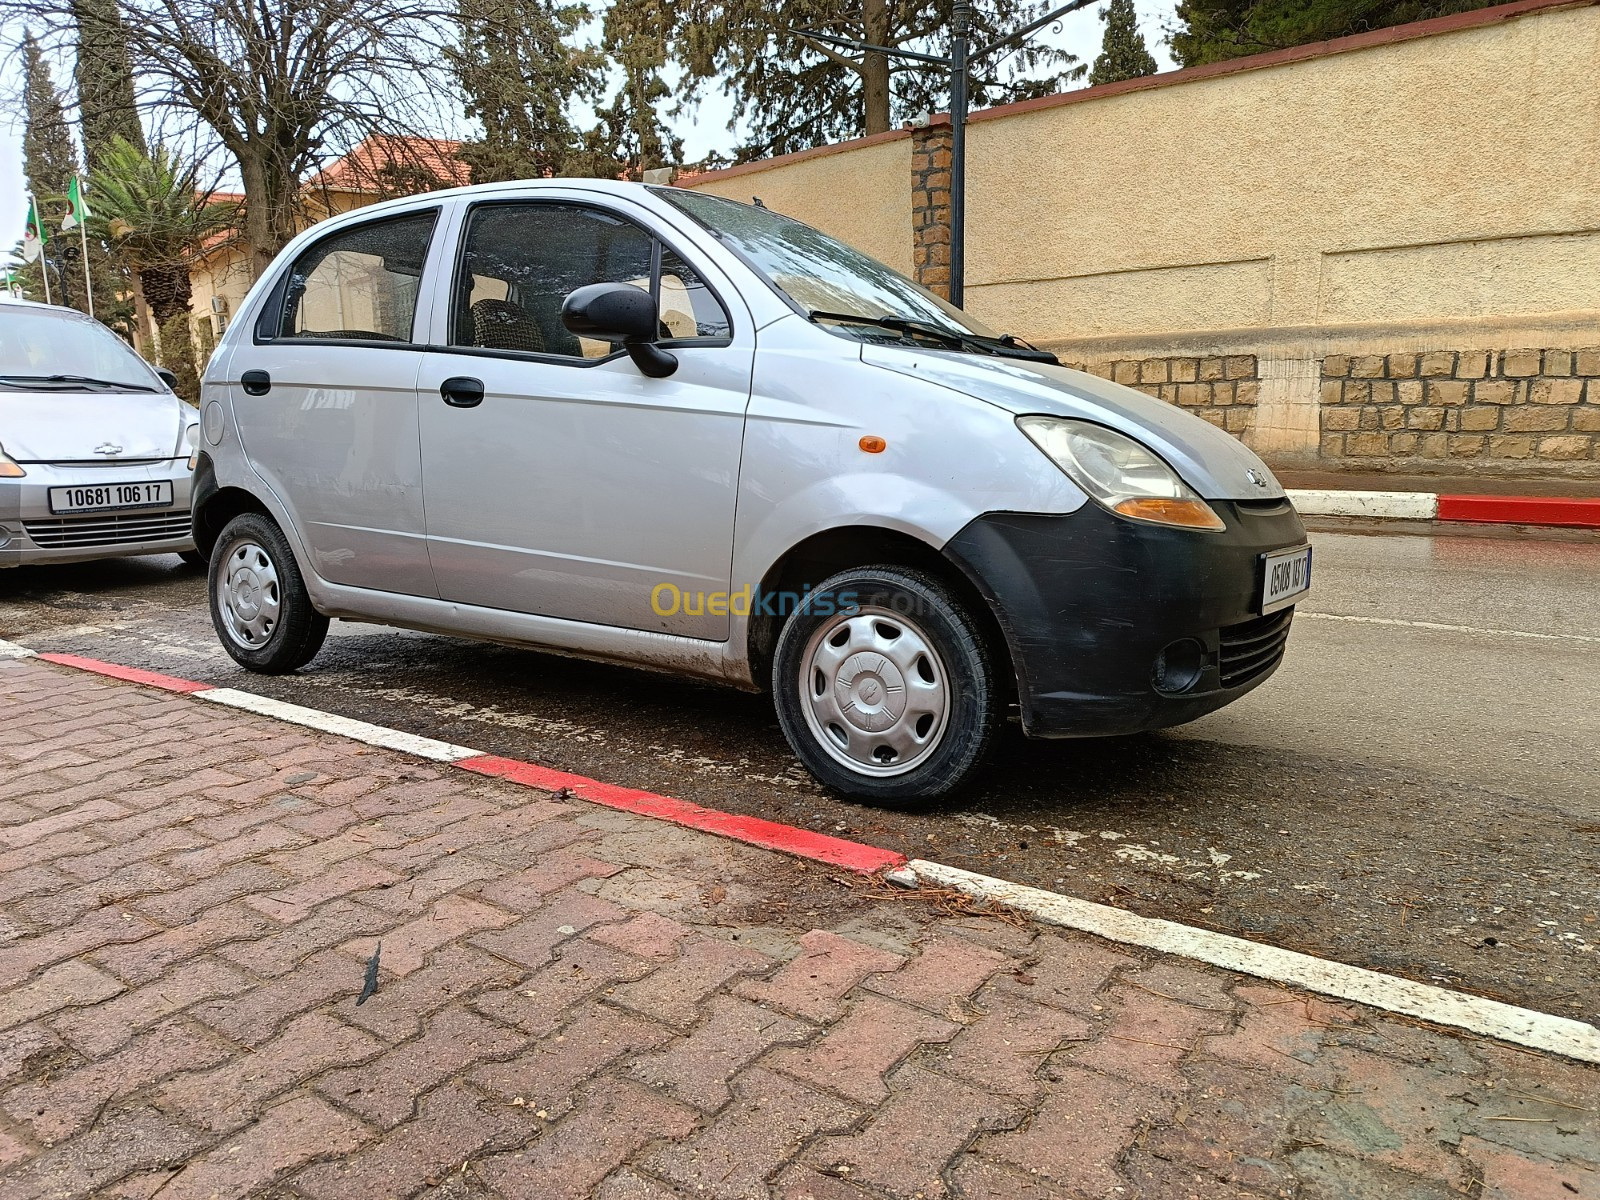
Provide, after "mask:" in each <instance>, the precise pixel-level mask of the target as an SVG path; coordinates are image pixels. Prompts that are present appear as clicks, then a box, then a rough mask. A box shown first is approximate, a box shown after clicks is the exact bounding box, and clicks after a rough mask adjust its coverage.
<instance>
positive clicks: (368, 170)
mask: <svg viewBox="0 0 1600 1200" xmlns="http://www.w3.org/2000/svg"><path fill="white" fill-rule="evenodd" d="M460 149H461V143H460V142H456V141H450V140H447V139H444V138H424V137H391V136H388V135H385V134H374V135H373V136H372V137H369V138H367V139H366V140H365V141H363V142H362V143H361V144H360V145H359V146H357V147H356V148H355V149H354V150H352V151H350V153H348V154H346V155H345V156H344V157H343V158H341V159H339V160H338V161H337V162H335V163H333V164H332V165H331V166H329V167H328V168H326V169H325V170H323V171H319V172H318V173H317V174H315V175H313V176H312V177H311V178H310V179H308V180H306V183H305V187H306V190H308V191H330V192H364V193H379V192H384V193H386V192H392V191H396V190H406V191H412V190H419V189H415V188H412V187H409V186H408V187H403V188H398V189H397V184H409V182H410V177H411V176H412V175H413V173H415V172H421V173H422V175H423V176H424V177H429V178H431V179H432V180H434V182H435V186H437V187H442V188H446V187H462V186H465V185H466V184H468V183H471V182H472V172H471V169H470V168H469V167H468V166H467V164H466V163H464V162H462V161H461V160H460V159H459V158H457V157H456V152H457V151H458V150H460Z"/></svg>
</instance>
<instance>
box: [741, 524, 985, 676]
mask: <svg viewBox="0 0 1600 1200" xmlns="http://www.w3.org/2000/svg"><path fill="white" fill-rule="evenodd" d="M875 566H885V567H890V566H895V567H910V568H913V569H915V570H919V571H922V572H925V573H926V574H928V575H931V576H933V577H934V578H935V579H938V580H939V581H940V582H941V583H943V584H945V585H946V586H948V587H949V588H950V590H951V591H952V592H953V593H954V594H955V596H956V598H957V599H959V600H960V601H961V604H962V607H963V608H964V609H965V610H966V612H967V613H968V614H969V615H970V616H971V618H972V620H973V621H974V622H975V623H976V624H977V626H978V628H979V630H980V632H981V633H982V634H983V638H984V644H985V647H986V648H987V649H988V651H989V653H990V655H991V656H992V657H993V659H994V661H995V662H997V663H1002V664H1004V668H1005V669H1004V670H1003V671H1001V672H999V677H1000V678H1001V679H1002V680H1003V681H1004V683H1005V684H1006V686H1007V688H1008V690H1011V691H1014V688H1015V685H1016V674H1015V664H1014V661H1013V659H1012V655H1011V647H1010V645H1009V643H1008V641H1007V638H1006V636H1005V632H1004V630H1003V629H1002V627H1001V624H1000V619H999V616H998V614H997V613H996V611H995V609H994V606H993V604H992V603H991V601H990V600H989V599H988V597H987V596H986V595H985V594H984V592H983V590H982V589H981V588H980V587H979V586H978V585H977V583H976V582H975V581H974V580H973V579H972V578H971V577H970V576H969V574H968V572H967V570H966V569H965V567H963V566H961V565H958V564H957V563H956V562H955V561H952V560H951V559H950V558H949V557H948V556H946V555H945V554H944V553H943V552H942V551H941V550H939V549H938V548H937V547H935V546H932V545H930V544H929V543H927V542H925V541H923V540H922V539H921V538H918V537H915V536H913V535H912V534H909V533H904V532H902V531H900V530H897V529H888V528H884V527H883V526H879V525H844V526H837V527H834V528H831V529H824V530H821V531H820V532H817V533H813V534H811V535H810V536H809V537H806V538H804V539H803V540H801V541H799V542H797V543H796V544H795V545H793V546H791V547H790V548H789V549H788V550H786V551H785V552H784V553H783V554H782V555H780V556H779V557H778V559H777V560H776V561H774V562H773V563H772V565H771V566H769V567H768V568H767V570H766V573H765V574H764V575H763V576H762V577H761V583H760V590H759V592H757V595H763V596H764V595H774V594H780V593H785V592H788V593H792V594H796V595H798V594H801V593H803V592H804V591H805V590H806V588H807V587H815V586H816V585H817V584H819V583H821V582H822V581H823V580H824V579H827V578H828V577H829V576H830V575H835V574H837V573H838V572H840V571H844V570H848V569H850V568H852V567H875ZM774 607H776V606H774ZM783 622H784V617H783V616H781V615H778V616H775V615H770V614H766V613H757V612H754V611H752V613H751V615H750V619H749V623H748V626H747V628H746V631H745V637H746V654H747V656H748V661H749V664H750V675H751V679H752V682H753V683H754V684H755V685H756V686H757V687H758V688H760V689H761V690H762V691H766V690H767V689H768V687H769V686H770V683H771V679H772V663H773V657H774V654H775V651H776V649H777V644H778V634H779V632H780V631H781V630H782V628H783ZM1014 698H1015V697H1014V695H1008V696H1007V697H1006V698H1005V703H1006V704H1008V705H1009V704H1010V702H1011V701H1012V700H1013V699H1014Z"/></svg>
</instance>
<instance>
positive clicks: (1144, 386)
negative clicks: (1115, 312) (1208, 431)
mask: <svg viewBox="0 0 1600 1200" xmlns="http://www.w3.org/2000/svg"><path fill="white" fill-rule="evenodd" d="M1065 365H1067V366H1069V367H1073V368H1075V369H1076V370H1079V371H1088V372H1089V373H1090V374H1092V375H1099V376H1100V377H1101V378H1103V379H1111V380H1115V381H1116V382H1117V383H1125V384H1127V385H1128V386H1129V387H1132V388H1137V389H1139V391H1141V392H1145V393H1147V394H1149V395H1151V396H1155V397H1156V398H1157V399H1160V400H1165V401H1167V403H1169V404H1176V405H1178V406H1179V407H1180V408H1186V409H1188V410H1189V411H1190V412H1192V413H1194V414H1195V416H1197V417H1203V418H1204V419H1205V420H1207V421H1210V422H1211V423H1212V424H1213V425H1216V426H1218V427H1219V428H1222V429H1226V430H1227V431H1228V432H1229V433H1231V434H1234V435H1236V436H1238V437H1244V436H1245V434H1247V433H1249V432H1250V429H1251V427H1252V425H1253V424H1254V421H1255V413H1256V402H1257V400H1258V399H1259V398H1260V395H1261V376H1260V369H1261V367H1260V360H1259V359H1258V358H1257V357H1256V356H1255V355H1254V354H1230V355H1209V356H1197V357H1193V358H1185V357H1177V358H1119V359H1104V360H1099V361H1092V362H1087V363H1084V362H1067V363H1066V364H1065Z"/></svg>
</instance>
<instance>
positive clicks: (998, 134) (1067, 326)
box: [967, 7, 1600, 339]
mask: <svg viewBox="0 0 1600 1200" xmlns="http://www.w3.org/2000/svg"><path fill="white" fill-rule="evenodd" d="M1597 62H1600V8H1595V7H1584V8H1577V9H1569V10H1564V11H1551V12H1543V13H1537V14H1531V15H1528V16H1525V17H1522V18H1520V19H1517V20H1513V21H1509V22H1503V23H1499V24H1494V25H1489V26H1483V27H1479V28H1476V29H1467V30H1462V31H1459V32H1454V33H1446V34H1439V35H1436V36H1433V37H1427V38H1418V39H1414V40H1410V41H1403V42H1398V43H1395V44H1390V45H1381V46H1372V47H1368V48H1366V49H1362V50H1357V51H1352V52H1348V53H1342V54H1333V55H1329V56H1326V57H1321V58H1313V59H1311V60H1309V61H1303V62H1297V63H1290V64H1284V65H1281V66H1275V67H1267V68H1263V69H1260V70H1253V71H1247V72H1243V73H1240V74H1233V75H1225V76H1219V77H1214V78H1209V79H1199V80H1195V81H1193V82H1188V83H1179V84H1176V85H1174V86H1170V87H1159V88H1152V89H1148V90H1144V91H1134V92H1128V93H1125V94H1122V95H1112V96H1107V97H1105V98H1103V99H1096V100H1089V101H1086V102H1084V103H1078V104H1067V105H1062V106H1059V107H1055V108H1046V109H1042V110H1038V111H1035V112H1025V113H1020V114H1016V115H1011V116H1005V117H1002V118H999V119H993V120H976V121H974V122H973V123H972V125H971V126H970V132H969V142H968V144H969V147H970V149H969V164H970V165H969V171H970V179H971V182H970V184H969V189H970V200H969V225H968V252H967V272H968V276H967V278H968V297H967V302H968V306H969V307H970V308H971V309H973V310H974V312H976V313H977V314H978V315H979V316H981V317H984V318H985V319H987V320H989V321H990V322H991V323H995V324H999V325H1003V326H1005V327H1007V328H1015V329H1017V330H1019V331H1025V332H1026V333H1027V334H1028V336H1031V337H1038V338H1046V339H1055V338H1069V337H1088V336H1103V335H1108V334H1111V335H1115V334H1141V333H1150V332H1156V331H1178V330H1197V329H1218V328H1237V327H1240V326H1279V327H1282V326H1297V325H1320V324H1327V323H1336V324H1337V323H1349V322H1357V321H1364V322H1370V321H1408V320H1438V319H1442V318H1452V317H1475V316H1489V315H1493V316H1500V317H1505V316H1518V315H1524V314H1529V313H1538V312H1555V311H1566V310H1572V309H1581V308H1591V309H1593V308H1600V295H1597V290H1596V284H1595V281H1596V280H1597V279H1600V75H1597V73H1596V70H1595V64H1596V63H1597ZM1046 198H1048V203H1047V204H1045V203H1041V202H1042V201H1045V200H1046ZM1041 213H1046V214H1047V217H1046V219H1043V220H1041V219H1040V214H1041Z"/></svg>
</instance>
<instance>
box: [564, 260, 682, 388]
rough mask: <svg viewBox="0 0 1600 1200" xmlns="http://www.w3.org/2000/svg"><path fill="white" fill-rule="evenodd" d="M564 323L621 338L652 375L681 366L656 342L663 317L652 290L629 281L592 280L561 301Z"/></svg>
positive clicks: (591, 334) (583, 332)
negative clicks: (657, 312)
mask: <svg viewBox="0 0 1600 1200" xmlns="http://www.w3.org/2000/svg"><path fill="white" fill-rule="evenodd" d="M561 323H562V324H563V325H565V326H566V327H567V329H568V330H569V331H570V332H572V333H575V334H577V335H578V336H579V337H586V338H596V339H598V340H600V341H603V342H621V343H622V348H623V349H624V350H626V351H627V352H628V357H629V358H631V359H633V364H634V366H636V367H638V368H639V370H640V371H641V372H642V373H644V374H645V375H648V376H650V378H652V379H665V378H666V377H667V376H668V375H671V374H672V373H673V372H674V371H676V370H677V369H678V359H677V357H676V356H675V355H672V354H669V353H667V352H666V351H665V350H663V349H661V347H660V346H657V345H656V337H657V336H658V331H659V329H660V327H661V326H660V320H659V318H658V317H657V316H656V302H655V301H654V300H653V299H652V298H651V296H650V293H649V292H645V291H641V290H640V289H638V288H636V287H634V286H632V285H631V284H626V283H591V284H589V285H588V286H587V287H581V288H579V289H578V290H577V291H575V292H573V293H572V294H571V295H570V296H568V297H567V298H566V299H565V300H563V301H562V302H561Z"/></svg>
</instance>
